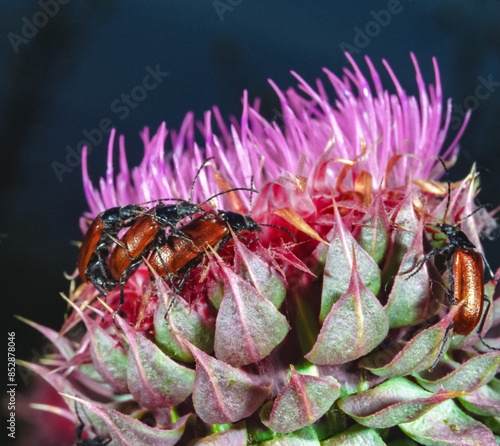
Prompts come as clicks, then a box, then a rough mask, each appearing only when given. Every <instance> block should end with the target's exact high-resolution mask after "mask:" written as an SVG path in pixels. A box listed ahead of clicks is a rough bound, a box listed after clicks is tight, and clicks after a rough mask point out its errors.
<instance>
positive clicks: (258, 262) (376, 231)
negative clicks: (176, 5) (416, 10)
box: [23, 54, 500, 446]
mask: <svg viewBox="0 0 500 446" xmlns="http://www.w3.org/2000/svg"><path fill="white" fill-rule="evenodd" d="M346 57H347V58H348V60H349V62H350V65H351V68H346V69H344V70H343V73H342V75H340V76H339V75H336V74H333V72H332V71H329V70H326V69H325V70H324V71H325V74H326V79H327V81H326V82H323V81H320V80H318V81H316V84H315V85H314V86H311V85H309V84H308V83H307V82H305V81H304V80H303V79H302V78H301V77H300V76H299V75H298V74H296V73H292V74H293V76H294V77H295V78H296V79H297V80H298V89H292V88H290V89H287V90H285V91H283V90H281V89H280V88H279V87H278V86H277V85H276V84H274V83H273V82H272V81H270V83H271V86H272V88H273V89H274V90H275V92H276V94H277V95H278V97H279V100H280V102H281V114H280V115H279V116H277V117H276V119H275V120H274V121H272V122H269V121H267V120H266V119H264V118H263V116H262V115H261V114H260V113H259V106H260V101H259V100H255V101H254V102H253V103H250V102H249V99H248V93H247V92H244V94H243V111H242V115H241V117H240V118H239V119H236V118H234V117H233V118H231V119H230V120H229V123H228V122H227V121H225V120H224V119H223V117H222V116H221V114H220V112H219V110H218V109H217V108H216V107H214V108H213V109H212V110H211V111H207V112H206V113H205V115H204V116H203V119H202V120H201V121H196V120H195V118H194V116H193V114H192V113H188V114H187V116H186V118H185V119H184V122H183V123H182V125H181V128H180V130H179V131H174V130H169V129H167V126H166V124H165V123H163V124H162V125H161V126H160V127H159V129H158V130H157V132H156V133H155V134H154V135H151V134H150V132H149V129H148V128H146V129H145V130H144V131H143V132H142V133H141V137H142V140H143V144H144V157H143V160H142V162H141V163H140V165H139V166H136V167H133V168H132V169H130V168H129V167H128V164H127V160H126V153H125V140H124V138H123V136H120V137H119V138H118V144H116V139H117V138H116V131H115V130H113V131H112V132H111V135H110V140H109V146H108V159H107V169H106V175H105V177H104V178H101V179H100V180H99V182H98V183H96V185H95V186H94V183H92V181H91V180H90V174H89V172H88V164H87V157H88V153H87V150H84V152H83V158H82V160H83V162H82V167H83V184H84V191H85V195H86V197H87V202H88V205H89V210H88V211H87V212H86V213H85V214H84V215H83V217H82V219H81V220H80V226H81V228H82V231H83V232H85V231H86V229H87V228H88V226H89V223H90V222H91V221H92V219H94V218H95V217H96V215H98V214H99V213H101V212H103V211H104V210H106V209H109V208H112V207H117V206H123V205H126V204H130V203H133V204H137V205H140V204H141V203H144V202H150V203H144V209H145V210H146V209H153V210H152V211H150V212H148V213H149V217H151V218H155V214H154V212H155V211H154V207H155V205H156V204H158V203H160V201H158V200H159V199H162V200H163V201H161V203H163V204H175V203H178V202H179V201H170V202H169V201H167V199H168V198H175V199H177V200H190V201H191V203H193V204H194V205H197V204H200V205H201V206H200V207H199V208H195V210H196V212H197V213H195V214H194V215H193V216H191V217H189V218H186V219H182V220H181V221H179V222H178V225H177V229H175V228H172V227H171V228H168V229H166V230H165V231H166V232H165V233H160V234H159V236H158V238H157V239H156V241H155V244H154V246H151V247H150V248H148V249H147V250H145V251H144V252H143V253H141V256H140V257H139V260H141V261H142V263H141V264H140V266H139V268H138V269H137V271H135V272H134V273H133V274H131V275H130V277H121V278H117V280H119V281H121V282H123V285H124V286H123V296H124V304H123V306H122V307H121V311H120V313H119V314H117V315H116V317H115V318H114V319H113V312H114V311H115V310H116V308H117V307H118V304H119V300H120V287H119V286H117V287H116V288H115V289H112V290H110V291H109V292H108V293H107V295H106V299H105V301H104V300H103V299H98V297H102V296H99V293H98V292H97V290H96V289H95V288H94V286H93V285H92V284H91V283H90V282H84V283H83V284H80V285H77V284H75V286H72V287H71V289H70V290H71V291H70V293H69V296H68V298H67V299H68V302H69V305H70V308H71V311H70V314H69V317H68V318H67V319H66V320H65V322H64V324H63V327H62V329H61V331H60V333H55V332H54V331H52V330H49V329H47V328H45V327H42V326H39V325H37V324H35V323H32V322H28V323H29V325H30V326H31V327H32V328H34V329H36V330H38V331H40V332H41V333H42V334H43V335H44V336H46V337H47V338H48V339H49V340H50V342H52V343H53V344H54V345H55V347H56V352H55V353H54V354H52V355H50V356H48V357H46V358H44V359H43V360H42V363H41V364H29V363H23V366H24V367H26V368H27V369H29V370H31V371H33V372H34V373H37V374H38V375H40V376H42V377H43V378H44V379H45V380H46V381H47V382H48V383H49V384H50V385H51V386H52V387H53V388H54V389H55V390H56V391H57V392H59V393H60V394H61V395H62V396H61V398H60V400H58V403H52V404H45V405H44V404H43V403H44V401H34V403H38V405H37V406H36V407H37V408H38V409H42V410H45V411H47V412H51V416H52V417H53V416H54V414H56V415H58V416H60V418H61V419H62V420H63V421H64V420H68V419H69V420H71V421H72V422H73V423H74V424H75V426H78V425H79V424H80V421H79V417H80V418H81V420H82V421H83V423H84V428H83V430H84V438H96V437H97V438H100V439H103V441H107V440H110V443H109V444H110V446H114V445H126V446H132V445H134V446H135V445H143V444H151V445H165V444H172V445H174V444H178V445H187V444H189V445H197V444H200V445H201V444H217V445H219V444H221V445H222V444H231V445H233V444H235V445H236V444H241V445H243V444H248V445H250V444H261V445H278V444H299V443H300V444H303V443H302V442H307V444H314V445H320V444H321V445H334V444H354V442H363V441H364V442H368V443H369V444H392V441H394V440H398V439H399V440H401V441H404V440H403V438H404V437H409V438H412V439H413V440H415V441H417V442H420V443H422V444H456V445H459V444H465V443H462V439H466V440H467V441H470V442H474V441H479V440H477V439H481V441H483V443H481V444H494V439H495V437H494V435H497V436H498V435H500V427H499V426H500V423H498V421H497V420H496V418H494V417H498V414H499V413H500V412H499V410H500V409H499V408H498V404H497V403H496V401H497V400H498V395H500V385H499V382H500V381H499V380H498V378H497V377H496V373H497V372H498V363H499V361H500V360H499V357H498V356H499V355H498V353H496V352H491V351H489V349H488V347H487V345H486V344H484V343H481V342H479V341H480V338H479V336H478V335H479V333H478V331H477V329H475V330H474V331H473V332H472V333H471V334H470V335H469V336H466V337H463V336H457V335H455V333H454V327H453V319H454V317H455V315H456V314H457V312H458V311H459V309H460V307H459V305H454V302H452V301H450V299H449V290H450V289H451V287H452V286H453V276H452V272H451V271H450V269H449V268H448V267H447V263H446V259H442V258H436V259H433V260H430V261H428V262H426V263H425V265H424V266H423V267H422V268H421V270H419V271H418V272H416V274H414V275H411V273H412V272H414V267H415V265H416V264H417V262H418V261H419V260H420V259H421V258H422V257H423V256H424V255H425V254H426V253H428V252H429V251H430V250H431V248H432V246H433V245H434V246H444V244H445V243H446V240H445V239H443V236H442V234H439V231H438V229H437V227H436V226H435V224H436V223H443V222H445V223H448V224H461V229H462V230H463V231H464V233H465V234H466V236H467V237H468V238H469V239H470V240H471V242H472V243H474V245H475V246H476V247H477V248H476V249H477V250H478V251H480V252H482V246H481V242H480V237H481V236H482V235H484V234H487V235H489V234H491V233H492V231H493V230H494V229H495V228H496V222H495V220H494V219H493V214H494V212H488V211H487V210H485V209H480V210H478V212H475V213H474V214H473V215H472V216H469V215H470V214H471V213H472V212H473V211H475V210H476V209H477V206H478V205H477V204H476V203H475V198H476V195H477V193H478V189H479V177H478V173H477V170H476V168H475V166H472V168H471V172H470V173H469V175H468V176H467V177H466V178H465V179H463V180H462V181H460V182H457V183H454V184H452V185H451V187H450V188H451V192H450V194H449V196H448V184H447V183H446V182H439V181H438V180H439V179H440V178H441V177H442V175H443V173H444V168H443V165H442V163H441V161H440V160H439V159H438V156H439V155H440V156H441V158H442V160H443V162H444V163H446V164H447V166H448V167H449V168H451V166H452V165H453V163H454V161H455V160H456V158H457V156H458V141H459V139H460V137H461V135H462V133H463V132H464V130H465V127H466V125H467V122H468V120H469V116H470V114H469V113H467V115H466V117H465V119H464V122H463V125H462V127H461V128H460V129H459V130H458V132H457V133H456V134H455V135H451V137H450V135H449V134H448V130H449V126H450V121H451V100H448V102H447V103H446V107H445V106H444V103H443V93H442V87H441V78H440V74H439V70H438V67H437V62H436V60H434V59H433V65H434V73H435V81H434V84H426V83H425V82H424V80H423V77H422V74H421V72H420V68H419V66H418V64H417V61H416V58H415V56H414V55H413V54H412V55H411V59H412V61H413V65H414V67H415V73H416V83H417V88H418V94H417V96H416V97H414V96H411V95H408V94H407V93H406V92H405V90H404V88H403V86H402V83H400V81H399V80H398V79H397V77H396V75H395V73H394V72H393V70H392V69H391V67H390V66H389V64H388V63H387V62H386V61H383V65H384V66H385V69H386V70H387V72H388V74H389V77H390V78H391V79H392V84H393V85H392V86H390V87H389V88H391V89H392V90H393V91H394V92H393V93H391V92H389V91H388V90H386V89H385V88H384V86H383V85H382V81H381V78H380V76H379V74H378V72H377V70H376V69H375V66H374V64H373V63H372V62H371V60H370V59H368V58H366V59H365V61H366V64H367V67H368V68H367V70H362V69H361V68H360V67H359V66H358V65H357V64H356V62H355V61H354V60H353V59H352V57H351V56H349V55H346ZM363 71H365V74H364V73H363ZM366 73H368V75H367V74H366ZM405 83H406V82H405ZM447 138H450V139H451V140H452V142H451V144H450V145H449V146H447V147H444V146H443V145H444V141H445V139H447ZM115 146H118V155H117V156H116V154H115V153H114V148H115ZM115 158H117V159H118V166H117V169H116V172H115V168H114V166H115V165H114V162H115ZM205 162H206V165H204V166H203V167H201V168H200V166H202V165H203V164H204V163H205ZM197 172H199V175H198V177H197V179H196V181H195V182H194V179H195V176H196V174H197ZM232 188H246V189H248V188H254V189H255V190H256V191H254V192H250V191H249V190H238V191H234V192H231V193H227V194H221V195H219V196H217V197H216V198H214V199H212V200H208V199H209V198H210V197H212V196H213V195H215V194H218V193H220V192H222V191H226V190H228V189H232ZM154 200H156V201H154ZM207 200H208V201H207ZM151 201H152V202H151ZM218 211H225V212H234V213H238V214H240V217H238V218H240V220H239V221H240V226H237V225H236V221H237V220H236V219H234V220H222V219H221V220H220V221H219V223H216V224H215V225H217V224H218V225H219V226H215V229H219V228H222V230H221V234H222V233H224V234H229V236H228V237H227V239H223V235H221V237H220V238H219V239H217V237H216V235H217V234H218V233H217V232H216V230H215V229H214V233H210V234H205V233H202V232H201V230H200V232H199V233H198V232H195V234H197V235H199V236H200V238H203V237H204V236H205V235H206V236H207V243H204V244H203V243H201V245H200V246H199V247H198V248H197V251H196V252H195V254H196V255H197V257H195V258H194V259H193V260H191V261H190V262H188V263H187V264H186V265H185V266H183V267H182V268H180V269H179V270H175V271H169V273H170V274H171V275H165V274H164V276H163V277H162V276H161V274H163V273H161V272H159V271H158V270H154V268H150V262H149V260H151V257H150V255H151V254H152V253H156V248H157V247H160V246H163V244H164V243H170V244H171V245H168V246H177V245H179V246H180V245H182V243H185V244H187V245H186V246H188V248H189V247H190V245H189V243H190V240H189V238H186V237H185V236H184V234H183V233H182V232H180V231H182V226H183V225H185V224H186V223H188V221H190V219H193V223H191V224H192V225H198V224H199V221H200V220H199V219H198V217H199V216H201V215H203V214H204V213H206V212H212V213H216V214H217V213H218ZM138 212H139V214H140V215H141V216H142V217H144V216H145V215H148V214H141V213H142V212H145V211H140V210H139V211H138ZM241 214H242V215H243V216H246V217H245V218H243V217H241ZM209 215H213V214H209ZM217 215H219V218H222V217H221V214H217ZM225 215H228V214H225ZM235 218H236V217H235ZM250 218H251V220H250ZM461 220H464V221H463V222H461ZM228 222H229V223H228ZM231 222H232V223H231ZM241 222H243V223H241ZM252 222H255V224H254V226H251V223H252ZM252 224H253V223H252ZM245 225H246V226H245ZM199 227H200V226H196V228H199ZM179 228H180V231H179ZM245 228H246V229H245ZM247 229H250V230H247ZM133 230H134V226H132V228H129V227H125V228H124V229H123V230H122V231H121V232H120V233H119V234H118V235H117V237H115V238H114V239H112V243H111V245H112V246H111V249H115V248H114V247H115V245H116V243H117V240H116V238H121V237H123V234H124V233H125V232H126V231H133ZM214 234H215V235H214ZM208 235H210V236H211V237H212V238H214V240H215V241H214V243H208ZM191 237H192V239H193V240H194V239H195V236H194V235H191ZM202 242H203V240H202ZM223 242H226V243H223ZM191 243H194V242H193V241H192V240H191ZM172 249H173V250H174V251H173V255H174V256H181V255H184V254H181V251H180V250H179V251H175V249H177V248H172ZM106 255H108V254H106ZM434 260H435V261H434ZM443 260H444V261H443ZM109 262H110V258H108V257H106V258H103V259H102V265H103V267H104V268H108V267H109ZM152 263H153V262H151V264H152ZM164 269H165V268H164ZM188 271H189V274H187V272H188ZM498 276H500V271H499V272H497V279H498ZM78 280H80V279H78ZM182 282H183V287H182V289H181V290H179V289H178V287H180V284H181V283H182ZM485 294H486V295H487V296H488V297H489V299H490V300H491V301H492V306H491V308H492V311H491V312H490V314H489V315H487V317H486V319H485V324H484V329H483V331H482V333H481V334H482V336H483V337H484V338H485V339H486V341H487V343H488V345H490V346H493V347H495V346H498V347H500V338H499V337H498V330H497V329H498V326H500V322H499V321H500V300H499V299H498V290H497V289H496V281H493V280H490V281H489V282H487V283H486V285H485ZM490 327H493V329H491V330H490ZM465 392H467V393H465ZM40 403H41V404H42V405H40ZM47 403H49V401H47ZM470 414H473V417H471V416H470ZM66 422H67V421H66ZM54 429H57V426H54ZM407 440H408V439H407ZM71 441H74V439H73V438H70V439H69V440H68V442H71ZM464 441H465V440H464ZM368 443H367V444H368ZM467 444H473V443H467ZM477 444H479V443H477Z"/></svg>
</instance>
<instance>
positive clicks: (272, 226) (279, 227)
mask: <svg viewBox="0 0 500 446" xmlns="http://www.w3.org/2000/svg"><path fill="white" fill-rule="evenodd" d="M259 225H260V226H269V227H271V228H276V229H281V230H282V231H285V232H288V234H290V237H292V238H293V241H294V242H297V239H296V238H295V237H294V235H293V234H292V233H291V232H290V231H289V230H288V229H286V228H284V227H283V226H276V225H268V224H266V223H259Z"/></svg>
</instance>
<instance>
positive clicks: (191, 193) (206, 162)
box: [188, 156, 215, 203]
mask: <svg viewBox="0 0 500 446" xmlns="http://www.w3.org/2000/svg"><path fill="white" fill-rule="evenodd" d="M213 159H215V156H211V157H210V158H208V159H207V160H206V161H205V162H204V163H203V164H202V165H201V166H200V167H199V168H198V172H196V175H195V176H194V179H193V182H192V184H191V191H190V192H189V199H188V203H191V199H192V198H193V191H194V185H195V184H196V180H197V179H198V177H199V176H200V173H201V170H202V169H203V168H204V167H205V166H206V165H207V164H208V162H209V161H211V160H213Z"/></svg>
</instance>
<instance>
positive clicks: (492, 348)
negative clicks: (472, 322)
mask: <svg viewBox="0 0 500 446" xmlns="http://www.w3.org/2000/svg"><path fill="white" fill-rule="evenodd" d="M484 301H485V302H486V310H485V311H484V314H483V317H482V318H481V321H480V322H479V325H478V327H477V334H478V336H479V340H480V341H481V342H482V343H483V344H484V346H485V347H488V348H489V349H490V350H496V351H499V350H500V348H496V347H492V346H491V345H489V344H488V343H487V342H486V341H485V340H484V339H483V336H482V334H481V332H482V331H483V328H484V323H485V322H486V318H487V317H488V312H489V311H490V307H491V300H490V299H489V298H488V297H487V296H484Z"/></svg>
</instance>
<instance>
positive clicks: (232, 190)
mask: <svg viewBox="0 0 500 446" xmlns="http://www.w3.org/2000/svg"><path fill="white" fill-rule="evenodd" d="M237 190H248V191H250V192H257V193H258V192H259V191H258V190H255V189H251V188H249V187H234V188H232V189H228V190H225V191H222V192H218V193H216V194H215V195H212V196H211V197H210V198H207V199H206V200H205V201H204V202H203V203H200V204H199V205H198V206H201V205H202V204H205V203H208V202H209V201H210V200H213V199H214V198H216V197H218V196H219V195H224V194H227V193H228V192H235V191H237Z"/></svg>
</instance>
